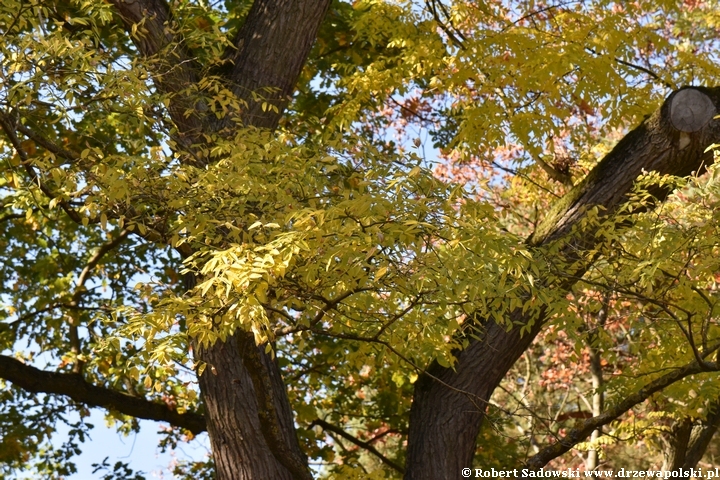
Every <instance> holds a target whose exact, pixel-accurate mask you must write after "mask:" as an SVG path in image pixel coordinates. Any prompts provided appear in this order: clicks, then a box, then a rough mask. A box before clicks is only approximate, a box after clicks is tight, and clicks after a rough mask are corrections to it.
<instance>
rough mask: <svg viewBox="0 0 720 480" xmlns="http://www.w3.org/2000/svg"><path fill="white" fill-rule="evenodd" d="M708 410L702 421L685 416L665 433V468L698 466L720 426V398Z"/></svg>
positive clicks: (674, 468) (675, 468)
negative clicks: (697, 421)
mask: <svg viewBox="0 0 720 480" xmlns="http://www.w3.org/2000/svg"><path fill="white" fill-rule="evenodd" d="M708 410H710V414H708V416H707V418H705V420H704V421H703V422H702V423H699V424H698V423H695V422H694V421H693V419H691V418H684V419H682V420H679V421H678V422H676V423H675V425H673V428H672V429H671V430H670V432H668V433H667V434H666V435H665V437H664V440H665V448H664V450H663V467H662V468H663V470H677V469H679V468H683V469H690V468H696V467H697V464H698V462H699V461H700V459H701V458H702V457H703V455H705V451H706V450H707V448H708V446H709V445H710V441H711V440H712V438H713V437H714V436H715V434H716V433H717V430H718V427H719V426H720V399H716V400H715V401H714V402H712V403H711V404H710V405H708Z"/></svg>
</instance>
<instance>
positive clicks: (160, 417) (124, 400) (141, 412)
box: [0, 355, 206, 435]
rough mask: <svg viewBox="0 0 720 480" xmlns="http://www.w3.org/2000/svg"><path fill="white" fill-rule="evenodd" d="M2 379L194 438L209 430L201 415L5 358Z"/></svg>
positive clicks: (0, 360)
mask: <svg viewBox="0 0 720 480" xmlns="http://www.w3.org/2000/svg"><path fill="white" fill-rule="evenodd" d="M0 378H2V379H5V380H7V381H9V382H12V383H13V384H14V385H16V386H18V387H20V388H22V389H23V390H26V391H28V392H34V393H48V394H54V395H64V396H66V397H69V398H71V399H73V400H74V401H76V402H79V403H83V404H85V405H88V406H91V407H104V408H109V409H112V410H117V411H118V412H120V413H122V414H125V415H130V416H132V417H136V418H143V419H146V420H154V421H157V422H167V423H169V424H170V425H173V426H176V427H180V428H184V429H186V430H189V431H190V432H192V433H193V434H195V435H197V434H198V433H201V432H204V431H205V429H206V427H205V417H204V416H202V415H200V414H197V413H193V412H188V413H178V412H176V411H174V410H171V409H170V408H169V407H168V406H167V405H164V404H161V403H155V402H151V401H149V400H146V399H144V398H138V397H133V396H131V395H127V394H125V393H121V392H117V391H114V390H110V389H107V388H104V387H98V386H96V385H92V384H90V383H88V382H86V381H85V380H84V379H83V378H82V377H81V376H80V375H76V374H72V373H58V372H46V371H44V370H40V369H37V368H35V367H32V366H30V365H25V364H24V363H22V362H21V361H19V360H16V359H14V358H12V357H8V356H5V355H0Z"/></svg>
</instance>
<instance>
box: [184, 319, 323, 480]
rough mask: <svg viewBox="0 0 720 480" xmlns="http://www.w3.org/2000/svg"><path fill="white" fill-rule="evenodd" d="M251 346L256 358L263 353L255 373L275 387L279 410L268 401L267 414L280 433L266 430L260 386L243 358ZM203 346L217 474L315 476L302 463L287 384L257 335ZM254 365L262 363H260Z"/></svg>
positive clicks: (203, 384) (202, 385)
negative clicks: (255, 338) (273, 417)
mask: <svg viewBox="0 0 720 480" xmlns="http://www.w3.org/2000/svg"><path fill="white" fill-rule="evenodd" d="M250 348H252V349H254V350H255V352H256V354H255V355H256V358H262V367H261V368H262V370H264V371H261V372H257V371H255V372H253V373H254V374H255V375H267V378H268V380H269V382H270V383H271V384H272V388H273V390H272V393H271V394H270V395H273V396H274V398H275V399H277V403H276V404H274V407H275V408H274V409H273V410H274V411H269V410H270V409H269V408H268V405H267V404H264V405H263V411H262V413H263V414H265V415H268V414H274V415H276V416H277V418H278V423H279V425H280V429H279V430H278V431H276V432H274V433H275V437H272V436H271V435H270V434H268V433H267V432H264V431H263V430H266V429H267V427H264V426H263V425H262V423H263V422H261V418H260V414H259V409H258V400H257V398H258V395H257V390H256V388H255V385H254V382H253V378H252V377H251V374H250V373H249V371H248V368H247V367H246V365H245V364H244V363H243V360H242V358H243V350H244V349H250ZM199 350H200V351H199V352H198V356H199V357H200V358H202V359H203V360H204V361H205V362H207V364H208V368H207V369H206V370H205V372H204V373H203V375H201V376H200V389H201V391H202V393H203V399H204V401H205V409H206V412H207V413H206V416H207V418H208V419H209V421H208V433H209V435H210V440H211V442H212V449H213V459H214V460H215V465H216V468H217V473H216V474H217V478H218V479H245V478H248V479H260V478H273V479H275V478H277V479H286V478H287V479H292V478H311V477H310V473H309V471H307V463H306V462H303V464H301V465H298V460H300V459H302V460H304V455H303V454H302V452H301V450H300V446H299V445H298V442H297V438H296V435H295V428H294V425H293V415H292V410H291V408H290V404H289V403H288V400H287V394H286V392H285V384H284V383H283V381H282V377H281V376H280V372H279V370H278V369H277V367H276V365H275V363H274V362H273V361H272V360H271V359H270V358H269V357H268V356H267V355H266V354H265V353H264V352H263V351H261V350H259V348H258V347H256V346H255V344H254V341H253V340H252V337H251V338H250V339H249V341H248V339H247V338H246V335H244V333H238V334H236V335H234V336H233V337H231V338H229V339H228V341H226V342H224V343H223V342H217V343H216V344H214V345H213V346H212V347H210V348H209V349H199ZM251 367H255V368H258V365H256V364H255V365H251ZM263 393H264V394H265V395H266V396H267V395H268V393H267V392H263ZM271 405H272V403H271ZM268 440H269V441H268ZM303 469H304V470H303Z"/></svg>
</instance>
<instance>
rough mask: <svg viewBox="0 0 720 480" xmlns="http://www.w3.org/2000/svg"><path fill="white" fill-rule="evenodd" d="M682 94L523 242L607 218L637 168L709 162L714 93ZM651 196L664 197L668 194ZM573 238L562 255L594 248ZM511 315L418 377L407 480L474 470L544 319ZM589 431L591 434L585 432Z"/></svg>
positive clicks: (679, 170) (718, 96)
mask: <svg viewBox="0 0 720 480" xmlns="http://www.w3.org/2000/svg"><path fill="white" fill-rule="evenodd" d="M683 91H685V90H684V89H683V90H679V91H677V92H674V93H673V94H671V95H670V96H669V97H668V99H667V100H666V101H665V103H664V104H663V106H662V107H661V108H660V109H659V110H658V111H657V112H656V113H655V114H654V115H652V116H651V117H650V118H648V119H647V120H645V121H644V122H643V123H642V124H641V125H640V126H638V127H637V128H636V129H634V130H633V131H632V132H630V133H629V134H628V135H627V136H625V138H623V139H622V140H621V141H620V142H619V143H618V145H617V146H616V147H615V148H614V149H613V150H612V151H611V152H610V153H609V154H608V155H607V156H606V157H605V158H604V159H603V160H602V161H601V162H600V163H599V164H598V165H597V166H596V167H595V168H594V169H593V170H592V171H591V172H590V173H589V174H588V176H587V177H586V178H585V179H584V180H583V181H582V182H581V183H580V184H579V185H578V186H577V187H575V188H574V189H573V190H572V191H570V192H569V193H568V194H567V195H566V196H565V197H564V198H562V199H561V200H560V201H559V202H558V203H557V204H556V205H555V206H554V207H553V208H552V209H551V211H550V212H549V214H548V216H547V218H546V219H545V220H544V221H543V223H542V224H541V225H540V226H539V227H538V229H537V231H536V232H535V233H534V234H533V235H532V236H531V237H530V238H529V239H528V241H527V243H528V244H529V245H531V246H542V245H546V244H548V243H549V242H552V241H554V240H556V239H558V238H560V237H563V236H564V235H566V234H568V233H569V232H570V231H571V230H572V228H573V227H574V226H576V225H577V224H578V222H579V221H580V220H581V219H582V217H583V215H584V214H585V212H586V211H587V209H588V208H590V207H592V206H595V205H599V206H602V207H604V209H605V212H606V213H612V212H613V211H615V210H616V209H617V208H618V207H619V206H620V205H621V204H622V202H623V201H624V199H625V198H626V195H627V194H628V192H629V191H630V189H631V188H632V185H633V183H634V181H635V179H636V178H637V177H638V175H640V173H642V171H643V170H646V171H651V170H655V171H658V172H660V173H662V174H673V175H680V176H684V175H688V174H690V173H692V172H694V171H699V170H701V169H702V166H703V165H704V164H707V163H708V162H709V161H710V160H711V158H712V157H711V155H710V154H707V153H703V152H704V150H705V148H706V147H707V146H708V145H710V144H711V143H713V142H717V141H718V139H720V122H718V121H717V120H708V121H705V120H707V116H708V114H710V118H711V119H712V115H714V114H715V112H717V111H720V88H714V89H704V88H694V89H693V91H694V92H696V93H693V94H691V95H690V96H689V97H688V96H687V95H686V94H682V95H681V96H680V97H679V98H677V99H676V98H675V97H676V95H678V94H679V93H680V92H683ZM683 97H685V99H687V98H690V100H689V101H690V102H691V106H690V108H688V107H687V106H683V105H682V101H683ZM702 97H707V99H708V101H709V102H711V103H712V104H713V106H714V108H713V109H712V110H710V109H705V110H702V112H700V113H699V114H698V115H697V116H696V119H695V120H692V118H693V115H692V114H688V113H687V112H688V111H692V110H693V108H696V105H697V104H698V99H700V104H707V102H706V101H703V100H702ZM671 107H672V108H673V113H672V114H671V111H670V110H671ZM688 118H691V120H687V119H688ZM683 119H684V120H683ZM674 124H679V125H680V126H682V127H683V129H687V128H689V127H687V125H695V128H697V130H695V131H689V132H688V131H681V130H679V129H678V128H676V127H675V126H674ZM656 194H657V196H658V197H660V198H662V197H663V196H664V195H666V194H667V192H662V191H658V192H656ZM577 238H578V239H577V240H576V241H574V242H572V244H570V245H568V247H566V248H565V249H564V250H565V251H566V253H567V255H568V256H574V255H577V253H573V252H577V249H578V248H587V247H589V246H591V245H592V244H593V243H594V242H593V235H592V232H584V233H583V235H582V237H577ZM572 273H574V274H578V273H580V274H581V273H582V272H572ZM572 283H573V282H572V280H569V281H567V282H564V284H563V285H558V286H557V287H558V288H561V289H566V290H567V289H569V288H570V287H571V286H572ZM510 315H511V317H512V320H513V324H514V325H518V326H516V327H515V328H513V329H512V330H510V331H506V330H505V328H504V327H501V326H499V325H498V324H496V323H495V322H493V321H485V322H483V323H484V329H485V331H484V335H483V337H482V338H481V340H479V341H473V342H472V343H471V345H470V346H469V347H468V348H467V349H466V350H464V351H462V352H460V353H459V354H458V361H457V363H456V365H455V368H454V369H448V368H443V367H441V366H440V365H438V364H437V363H433V364H432V365H431V366H430V367H429V368H428V372H429V374H431V375H432V377H431V376H430V375H423V376H421V378H420V379H419V380H418V382H417V384H416V388H415V395H414V399H413V405H412V409H411V412H410V431H409V437H408V453H407V466H406V473H405V478H407V479H413V480H415V479H428V480H439V479H455V478H461V477H460V472H461V470H462V468H465V467H470V466H471V465H472V459H473V455H474V453H475V443H476V438H477V435H478V433H479V431H480V425H481V422H482V420H483V417H484V414H485V406H486V404H487V401H488V400H489V399H490V396H491V395H492V393H493V391H494V390H495V388H496V387H497V385H498V384H499V383H500V381H501V380H502V378H503V377H504V376H505V374H506V373H507V371H508V370H509V369H510V368H511V367H512V365H513V364H514V363H515V361H516V360H517V359H518V358H519V357H520V355H522V353H523V352H524V351H525V349H526V348H527V347H528V346H529V345H530V343H531V342H532V341H533V339H534V338H535V336H536V335H537V334H538V333H539V331H540V330H541V328H542V324H543V322H544V320H545V319H544V318H543V315H542V314H541V315H540V316H539V318H527V317H524V316H523V314H522V313H521V312H518V311H514V312H512V313H511V314H510ZM527 324H530V325H531V328H530V332H529V333H527V332H526V333H525V334H524V335H523V334H521V330H522V327H521V326H522V325H527ZM433 377H434V378H433ZM436 379H437V380H436ZM438 380H440V381H438ZM591 432H592V429H591V430H589V431H588V432H587V434H588V435H589V434H590V433H591ZM540 461H541V460H538V462H540ZM534 466H536V465H534Z"/></svg>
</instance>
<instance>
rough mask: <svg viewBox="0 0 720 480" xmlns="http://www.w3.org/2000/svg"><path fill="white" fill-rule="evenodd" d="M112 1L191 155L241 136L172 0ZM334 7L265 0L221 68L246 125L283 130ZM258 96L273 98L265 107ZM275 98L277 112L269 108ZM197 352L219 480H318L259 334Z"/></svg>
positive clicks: (306, 0)
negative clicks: (210, 99) (204, 94)
mask: <svg viewBox="0 0 720 480" xmlns="http://www.w3.org/2000/svg"><path fill="white" fill-rule="evenodd" d="M111 1H112V3H113V4H114V6H115V8H116V10H117V12H118V13H119V15H120V17H121V18H122V20H123V22H124V25H125V29H126V30H127V31H128V32H133V31H134V29H135V28H137V34H136V35H133V37H132V38H133V41H134V43H135V45H136V47H137V48H138V50H139V51H140V52H141V54H142V55H143V56H145V57H146V58H148V59H149V61H150V63H151V65H152V66H153V67H154V71H153V74H154V75H153V78H154V82H155V86H156V87H157V89H158V90H159V91H160V92H161V93H164V94H168V95H169V96H170V99H171V102H170V108H169V111H170V115H171V117H172V119H173V122H175V125H176V127H177V130H178V132H177V136H178V139H179V140H181V141H179V142H178V144H179V145H181V146H182V147H183V148H184V149H185V150H186V152H184V153H188V152H192V151H193V149H195V148H196V146H197V143H198V142H202V141H203V140H202V139H203V138H205V137H204V135H205V134H212V133H216V132H218V131H220V132H221V133H227V134H232V131H233V129H234V128H236V125H235V124H234V123H233V122H232V120H231V118H230V117H232V116H234V115H227V116H226V118H225V119H222V120H220V121H218V120H217V119H216V118H215V117H214V115H208V114H207V109H206V108H204V107H203V105H202V104H201V103H198V100H197V99H195V98H193V97H191V96H189V95H190V93H189V92H191V91H192V89H191V88H189V87H191V86H192V85H193V84H195V83H196V82H197V81H198V80H199V78H200V72H199V69H198V66H197V65H196V62H195V61H194V55H193V54H192V52H189V51H187V50H186V47H185V44H184V42H183V41H182V38H178V37H177V36H176V34H175V33H173V32H174V31H176V30H177V29H173V28H167V27H168V25H171V24H172V22H173V18H172V15H171V10H170V8H169V7H168V4H167V2H166V0H111ZM329 5H330V0H255V2H254V3H253V5H252V7H251V9H250V12H249V13H248V16H247V18H246V19H245V23H244V25H243V27H242V28H241V29H240V30H239V31H238V33H237V35H236V37H235V39H234V41H233V45H234V48H233V49H230V50H229V51H228V55H227V60H228V66H229V68H226V69H225V70H224V72H221V73H222V74H224V75H225V80H226V81H227V84H228V86H229V88H230V89H232V91H233V93H235V94H236V95H237V96H238V98H239V99H240V100H241V101H243V102H244V103H245V105H244V108H243V109H242V111H241V112H235V113H239V117H240V118H241V119H242V121H243V123H244V125H245V126H254V127H259V128H270V129H272V128H275V127H276V126H277V124H278V120H279V119H280V117H281V116H282V113H283V110H284V109H285V107H286V105H287V102H288V99H289V96H290V94H291V93H292V91H293V89H294V87H295V83H296V82H297V79H298V77H299V75H300V71H301V70H302V67H303V65H304V64H305V61H306V59H307V56H308V54H309V53H310V49H311V47H312V45H313V43H314V41H315V37H316V35H317V31H318V28H319V27H320V23H321V21H322V19H323V18H324V17H325V13H326V12H327V9H328V7H329ZM138 26H139V28H138ZM168 55H170V56H169V57H168ZM256 95H260V96H261V97H264V98H263V99H262V100H260V101H257V100H256ZM265 101H266V102H267V103H269V104H270V105H272V106H273V107H275V108H266V109H263V108H262V103H263V102H265ZM187 111H192V112H193V113H192V114H191V115H187V114H186V112H187ZM225 130H227V131H225ZM193 161H194V162H196V163H203V162H205V161H206V160H205V159H199V158H195V160H193ZM196 352H197V357H198V359H199V360H201V361H203V362H205V363H206V364H207V368H206V370H205V372H204V373H203V375H201V376H200V390H201V392H202V396H203V399H204V402H205V405H206V415H205V418H206V422H207V428H208V433H209V435H210V442H211V445H212V451H213V458H214V461H215V466H216V471H217V479H218V480H242V479H285V478H287V479H290V478H296V479H309V478H311V475H310V471H309V469H308V466H307V460H306V458H305V457H304V455H303V453H302V451H301V450H300V447H299V445H298V442H297V438H296V435H295V427H294V418H293V412H292V409H291V408H290V405H289V402H288V399H287V392H286V391H285V384H284V383H283V380H282V376H281V374H280V371H279V369H278V368H277V365H276V364H275V362H274V361H273V360H271V359H270V357H269V356H268V355H267V354H265V353H264V350H263V349H262V348H258V347H256V346H255V343H254V340H253V338H252V335H251V334H248V333H246V332H238V333H236V334H235V336H233V337H232V338H230V339H229V340H228V341H227V342H220V341H218V342H216V343H215V344H214V345H211V346H209V347H208V348H198V347H197V346H196Z"/></svg>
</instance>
